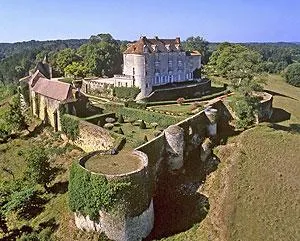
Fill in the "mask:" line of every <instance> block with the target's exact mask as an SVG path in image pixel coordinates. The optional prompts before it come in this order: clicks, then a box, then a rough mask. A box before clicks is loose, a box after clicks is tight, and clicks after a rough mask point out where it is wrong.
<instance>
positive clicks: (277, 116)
mask: <svg viewBox="0 0 300 241" xmlns="http://www.w3.org/2000/svg"><path fill="white" fill-rule="evenodd" d="M290 118H291V113H289V112H287V111H285V110H284V109H280V108H273V113H272V116H271V119H270V122H271V123H277V122H282V121H286V120H289V119H290Z"/></svg>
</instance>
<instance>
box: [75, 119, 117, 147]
mask: <svg viewBox="0 0 300 241" xmlns="http://www.w3.org/2000/svg"><path fill="white" fill-rule="evenodd" d="M78 127H79V136H78V137H77V138H76V140H75V141H74V144H75V145H76V146H78V147H80V148H81V149H82V150H84V151H85V152H92V151H98V150H110V149H111V148H112V147H113V145H114V139H113V138H112V137H111V135H110V133H109V131H108V130H106V129H104V128H102V127H100V126H96V125H94V124H91V123H89V122H87V121H84V120H79V126H78Z"/></svg>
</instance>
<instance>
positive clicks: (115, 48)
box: [78, 34, 122, 77]
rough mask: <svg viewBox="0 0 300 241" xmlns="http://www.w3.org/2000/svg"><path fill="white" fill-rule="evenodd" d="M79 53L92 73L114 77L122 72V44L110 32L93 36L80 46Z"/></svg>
mask: <svg viewBox="0 0 300 241" xmlns="http://www.w3.org/2000/svg"><path fill="white" fill-rule="evenodd" d="M78 54H79V55H80V56H82V58H83V62H84V65H85V66H86V67H87V68H88V73H89V74H90V75H94V76H108V77H112V76H113V75H114V74H116V73H120V72H121V64H122V54H121V51H120V46H119V44H118V42H117V41H116V40H114V39H113V37H112V36H111V35H110V34H98V35H96V36H92V37H91V38H90V42H89V43H87V44H84V45H82V46H81V47H80V48H79V50H78Z"/></svg>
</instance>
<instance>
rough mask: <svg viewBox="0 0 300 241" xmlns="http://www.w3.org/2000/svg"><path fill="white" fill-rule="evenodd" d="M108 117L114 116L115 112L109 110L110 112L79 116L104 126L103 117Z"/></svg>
mask: <svg viewBox="0 0 300 241" xmlns="http://www.w3.org/2000/svg"><path fill="white" fill-rule="evenodd" d="M108 117H111V118H116V113H114V112H110V113H105V114H98V115H92V116H89V117H85V118H81V119H82V120H85V121H88V122H90V123H92V124H95V125H99V126H104V124H105V123H106V122H105V119H106V118H108Z"/></svg>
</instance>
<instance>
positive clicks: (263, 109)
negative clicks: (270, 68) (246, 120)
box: [257, 92, 273, 123]
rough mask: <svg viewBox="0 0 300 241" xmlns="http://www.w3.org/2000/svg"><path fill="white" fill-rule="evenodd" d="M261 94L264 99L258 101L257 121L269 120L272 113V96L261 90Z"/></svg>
mask: <svg viewBox="0 0 300 241" xmlns="http://www.w3.org/2000/svg"><path fill="white" fill-rule="evenodd" d="M262 95H263V98H264V99H263V100H262V101H260V105H259V109H258V114H257V122H258V123H259V122H263V121H266V120H269V119H270V118H271V116H272V113H273V96H272V95H271V94H268V93H266V92H263V93H262Z"/></svg>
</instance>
